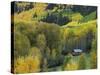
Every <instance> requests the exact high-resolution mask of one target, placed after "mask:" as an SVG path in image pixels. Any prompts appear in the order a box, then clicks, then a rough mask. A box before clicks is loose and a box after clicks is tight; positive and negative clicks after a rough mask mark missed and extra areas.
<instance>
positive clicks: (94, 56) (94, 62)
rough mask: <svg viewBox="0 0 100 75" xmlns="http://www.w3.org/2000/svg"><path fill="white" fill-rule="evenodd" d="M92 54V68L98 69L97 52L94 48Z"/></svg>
mask: <svg viewBox="0 0 100 75" xmlns="http://www.w3.org/2000/svg"><path fill="white" fill-rule="evenodd" d="M90 55H91V59H90V61H91V68H92V69H96V68H97V52H96V51H94V50H93V51H92V52H91V53H90Z"/></svg>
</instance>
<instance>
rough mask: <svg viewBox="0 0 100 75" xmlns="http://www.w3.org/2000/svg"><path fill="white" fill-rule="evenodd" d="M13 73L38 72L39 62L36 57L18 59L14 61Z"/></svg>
mask: <svg viewBox="0 0 100 75" xmlns="http://www.w3.org/2000/svg"><path fill="white" fill-rule="evenodd" d="M14 67H15V69H14V73H28V72H39V71H40V60H39V58H38V57H37V56H35V57H32V56H28V57H26V58H24V57H20V58H18V59H17V60H16V61H15V64H14Z"/></svg>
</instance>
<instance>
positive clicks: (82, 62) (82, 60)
mask: <svg viewBox="0 0 100 75" xmlns="http://www.w3.org/2000/svg"><path fill="white" fill-rule="evenodd" d="M78 64H79V65H78V69H79V70H82V69H86V59H85V57H84V55H83V54H82V55H81V56H80V59H79V63H78Z"/></svg>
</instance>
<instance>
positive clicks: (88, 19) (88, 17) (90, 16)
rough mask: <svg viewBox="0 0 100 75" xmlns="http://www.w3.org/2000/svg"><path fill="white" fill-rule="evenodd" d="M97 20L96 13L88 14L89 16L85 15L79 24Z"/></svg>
mask: <svg viewBox="0 0 100 75" xmlns="http://www.w3.org/2000/svg"><path fill="white" fill-rule="evenodd" d="M96 18H97V12H96V11H94V12H92V13H90V14H89V15H86V16H85V17H84V18H83V19H81V20H80V22H88V21H91V20H95V19H96Z"/></svg>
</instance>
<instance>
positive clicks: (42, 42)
mask: <svg viewBox="0 0 100 75" xmlns="http://www.w3.org/2000/svg"><path fill="white" fill-rule="evenodd" d="M37 47H38V48H39V49H40V50H42V52H43V53H44V49H45V48H46V38H45V35H44V34H39V35H38V36H37Z"/></svg>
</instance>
